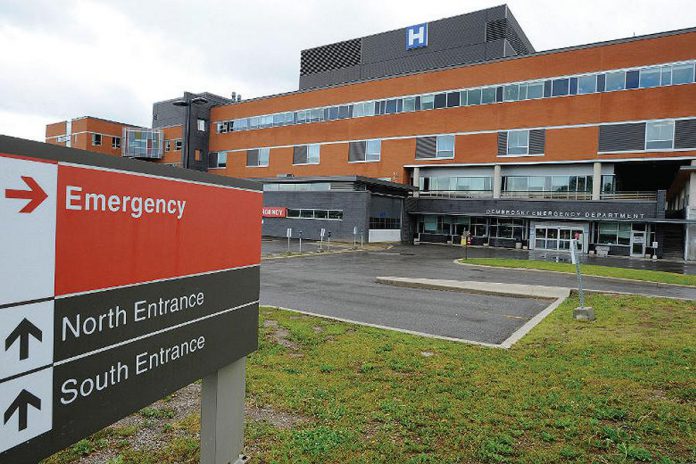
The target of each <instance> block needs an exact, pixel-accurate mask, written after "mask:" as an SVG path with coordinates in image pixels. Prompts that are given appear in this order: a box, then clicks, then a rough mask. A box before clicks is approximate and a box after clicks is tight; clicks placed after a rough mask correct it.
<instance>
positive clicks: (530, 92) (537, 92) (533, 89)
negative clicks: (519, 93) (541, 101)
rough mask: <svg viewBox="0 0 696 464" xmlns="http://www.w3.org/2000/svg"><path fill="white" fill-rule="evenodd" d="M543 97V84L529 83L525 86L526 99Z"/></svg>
mask: <svg viewBox="0 0 696 464" xmlns="http://www.w3.org/2000/svg"><path fill="white" fill-rule="evenodd" d="M543 96H544V83H543V82H530V83H529V84H527V99H529V100H532V99H534V98H542V97H543Z"/></svg>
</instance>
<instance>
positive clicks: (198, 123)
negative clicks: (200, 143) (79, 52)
mask: <svg viewBox="0 0 696 464" xmlns="http://www.w3.org/2000/svg"><path fill="white" fill-rule="evenodd" d="M196 126H197V127H198V130H199V131H201V132H204V131H205V119H199V120H198V121H196Z"/></svg>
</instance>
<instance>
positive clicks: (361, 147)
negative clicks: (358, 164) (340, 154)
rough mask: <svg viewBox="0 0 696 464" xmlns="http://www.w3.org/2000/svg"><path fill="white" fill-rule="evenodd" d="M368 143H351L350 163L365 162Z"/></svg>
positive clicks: (349, 150)
mask: <svg viewBox="0 0 696 464" xmlns="http://www.w3.org/2000/svg"><path fill="white" fill-rule="evenodd" d="M366 147H367V142H350V146H349V148H348V161H365V150H366Z"/></svg>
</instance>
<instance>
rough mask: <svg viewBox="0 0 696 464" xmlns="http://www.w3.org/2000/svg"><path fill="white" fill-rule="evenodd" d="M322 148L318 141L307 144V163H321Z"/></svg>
mask: <svg viewBox="0 0 696 464" xmlns="http://www.w3.org/2000/svg"><path fill="white" fill-rule="evenodd" d="M320 148H321V145H319V144H318V143H315V144H312V145H307V164H319V152H320Z"/></svg>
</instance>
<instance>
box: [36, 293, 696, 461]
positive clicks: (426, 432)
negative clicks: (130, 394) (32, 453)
mask: <svg viewBox="0 0 696 464" xmlns="http://www.w3.org/2000/svg"><path fill="white" fill-rule="evenodd" d="M577 304H578V303H577V301H573V300H572V299H569V300H568V301H566V302H565V303H564V304H563V305H561V306H560V307H559V308H558V309H557V310H556V311H554V312H553V313H552V314H551V315H549V316H548V317H547V318H546V319H545V320H544V321H543V322H542V323H541V324H539V325H538V326H537V327H536V328H535V329H534V330H532V332H530V334H529V335H527V336H526V337H525V338H524V339H522V340H521V341H520V342H519V343H518V344H516V345H515V346H514V347H513V348H512V349H510V350H499V349H490V348H482V347H477V346H472V345H464V344H460V343H455V342H447V341H442V340H434V339H429V338H422V337H416V336H411V335H408V334H403V333H398V332H392V331H387V330H380V329H375V328H370V327H362V326H355V325H351V324H346V323H340V322H334V321H329V320H324V319H319V318H314V317H308V316H304V315H299V314H295V313H292V312H286V311H282V310H277V309H273V308H262V309H261V314H260V316H261V317H260V329H259V330H260V347H259V350H258V351H257V352H256V353H254V354H253V355H251V356H250V357H249V364H248V368H247V401H248V402H250V403H252V404H253V405H255V407H259V408H264V410H273V411H274V414H276V415H281V414H282V415H284V416H287V417H292V418H294V422H293V423H292V425H291V426H283V425H282V421H281V422H279V421H273V420H266V419H262V420H255V419H253V418H250V419H248V420H247V427H246V452H247V454H249V455H250V456H251V457H252V459H253V461H254V462H259V463H293V464H296V463H300V464H302V463H345V462H350V463H399V464H404V463H409V464H416V463H438V464H440V463H474V462H477V463H478V462H483V463H504V462H510V463H558V462H564V463H569V462H573V463H588V462H597V463H627V462H654V463H662V464H669V463H687V462H694V461H695V460H696V440H695V438H694V426H695V424H696V408H695V403H696V402H695V400H696V388H695V387H694V385H696V383H695V382H694V381H695V380H696V378H695V376H694V368H695V366H696V342H695V341H694V337H693V328H694V326H695V324H696V302H684V301H675V300H667V299H655V298H645V297H639V296H625V295H620V296H619V295H616V296H612V295H598V294H593V295H590V296H589V297H588V304H590V305H592V306H593V307H594V308H595V311H596V313H597V317H598V319H597V321H595V322H592V323H581V322H576V321H574V320H573V319H572V316H571V312H572V309H573V308H574V307H575V306H577ZM287 342H291V343H287ZM295 419H296V420H295ZM171 427H172V428H173V429H174V430H177V431H180V432H182V433H183V434H177V435H172V436H173V437H176V438H172V439H171V440H169V441H165V443H166V444H165V445H163V446H159V447H157V448H155V449H136V448H135V447H134V446H133V445H130V444H127V442H126V440H121V441H119V442H118V443H119V444H120V445H119V446H120V448H118V449H117V450H116V453H115V455H114V456H113V457H112V458H111V461H110V462H112V463H114V464H116V463H117V464H124V463H139V464H147V463H197V462H198V461H197V460H198V448H197V447H198V444H197V433H198V432H199V427H200V422H199V418H198V413H197V412H192V413H191V414H190V415H189V416H188V417H186V418H185V419H183V420H180V421H177V422H175V423H173V424H172V426H171ZM169 433H171V432H169ZM110 437H111V434H107V435H106V436H105V435H101V436H97V439H101V440H102V442H101V444H102V445H104V446H108V443H105V442H104V441H103V440H104V439H108V440H111V438H110ZM90 440H92V439H90ZM90 443H92V442H90ZM124 443H125V444H124ZM88 445H89V444H87V445H86V444H83V445H82V446H81V447H80V449H79V450H72V451H71V450H67V451H65V452H64V453H63V454H62V456H63V457H65V459H60V457H61V455H58V456H56V457H54V458H52V460H50V461H49V462H51V463H57V462H60V463H67V462H74V459H73V456H75V455H76V454H78V453H79V454H81V455H82V457H83V459H84V456H85V454H88V450H89V447H90V446H88ZM70 453H72V454H70ZM87 458H89V456H87ZM80 462H88V461H80ZM93 462H101V461H93Z"/></svg>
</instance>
